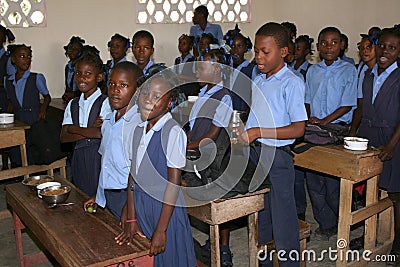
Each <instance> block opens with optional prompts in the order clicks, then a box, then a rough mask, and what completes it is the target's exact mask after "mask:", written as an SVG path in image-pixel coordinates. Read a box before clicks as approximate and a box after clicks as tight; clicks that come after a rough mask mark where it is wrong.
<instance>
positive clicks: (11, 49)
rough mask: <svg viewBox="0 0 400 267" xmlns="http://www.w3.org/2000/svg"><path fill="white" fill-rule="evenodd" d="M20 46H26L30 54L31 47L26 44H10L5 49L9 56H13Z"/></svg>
mask: <svg viewBox="0 0 400 267" xmlns="http://www.w3.org/2000/svg"><path fill="white" fill-rule="evenodd" d="M20 48H26V49H28V50H29V52H30V53H31V54H32V48H31V47H30V46H27V45H26V44H11V45H8V46H7V51H8V53H9V54H10V56H11V57H12V56H14V55H15V53H16V52H17V50H18V49H20Z"/></svg>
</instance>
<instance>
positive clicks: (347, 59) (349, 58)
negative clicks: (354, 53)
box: [342, 54, 356, 67]
mask: <svg viewBox="0 0 400 267" xmlns="http://www.w3.org/2000/svg"><path fill="white" fill-rule="evenodd" d="M342 60H343V61H346V62H348V63H350V64H351V65H353V67H354V66H355V65H356V63H355V62H354V59H352V58H351V57H348V56H346V55H345V54H343V56H342Z"/></svg>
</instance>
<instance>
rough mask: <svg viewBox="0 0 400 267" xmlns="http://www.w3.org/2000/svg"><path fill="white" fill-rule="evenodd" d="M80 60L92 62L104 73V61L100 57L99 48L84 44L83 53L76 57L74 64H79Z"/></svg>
mask: <svg viewBox="0 0 400 267" xmlns="http://www.w3.org/2000/svg"><path fill="white" fill-rule="evenodd" d="M80 62H88V63H92V64H93V65H94V67H95V68H96V69H97V70H98V71H99V73H103V61H102V60H101V58H100V53H99V50H98V49H97V48H96V47H95V46H90V45H85V46H83V48H82V53H81V55H80V56H79V57H78V58H77V59H76V61H75V62H74V65H77V64H78V63H80Z"/></svg>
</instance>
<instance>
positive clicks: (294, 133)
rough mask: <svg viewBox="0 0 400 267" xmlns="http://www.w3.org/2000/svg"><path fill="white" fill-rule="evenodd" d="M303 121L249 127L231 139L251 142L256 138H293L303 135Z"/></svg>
mask: <svg viewBox="0 0 400 267" xmlns="http://www.w3.org/2000/svg"><path fill="white" fill-rule="evenodd" d="M304 129H305V122H304V121H298V122H292V123H291V124H290V125H288V126H284V127H279V128H250V129H248V130H247V131H244V132H242V133H240V134H239V135H238V137H237V138H235V139H237V140H235V139H233V140H232V141H233V142H234V143H236V142H240V143H242V144H246V145H248V144H251V143H253V142H254V141H255V140H256V139H258V138H268V139H294V138H299V137H302V136H303V135H304Z"/></svg>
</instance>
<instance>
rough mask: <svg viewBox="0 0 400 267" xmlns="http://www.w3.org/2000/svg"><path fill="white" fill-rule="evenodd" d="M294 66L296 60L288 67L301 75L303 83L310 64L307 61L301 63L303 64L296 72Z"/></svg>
mask: <svg viewBox="0 0 400 267" xmlns="http://www.w3.org/2000/svg"><path fill="white" fill-rule="evenodd" d="M295 65H296V60H295V61H293V63H292V64H291V65H290V66H291V67H292V68H293V70H294V71H295V72H296V73H299V74H301V75H302V76H303V78H304V81H305V80H306V74H307V71H308V69H309V68H310V67H311V66H312V64H311V63H310V62H308V60H306V61H304V62H303V64H301V65H300V67H298V68H297V70H296V69H295V68H294V66H295Z"/></svg>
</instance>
